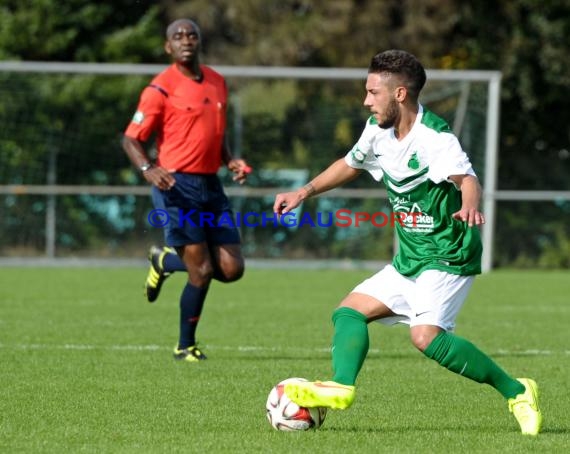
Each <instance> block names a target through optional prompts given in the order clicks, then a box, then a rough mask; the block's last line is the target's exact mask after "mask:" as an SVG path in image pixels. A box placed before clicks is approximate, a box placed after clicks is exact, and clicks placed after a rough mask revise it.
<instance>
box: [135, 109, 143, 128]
mask: <svg viewBox="0 0 570 454" xmlns="http://www.w3.org/2000/svg"><path fill="white" fill-rule="evenodd" d="M143 121H144V114H143V113H142V112H141V111H140V110H137V111H136V112H135V114H134V115H133V120H132V122H133V123H136V124H137V125H140V124H142V122H143Z"/></svg>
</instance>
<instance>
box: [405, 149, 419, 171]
mask: <svg viewBox="0 0 570 454" xmlns="http://www.w3.org/2000/svg"><path fill="white" fill-rule="evenodd" d="M408 167H409V168H410V169H412V170H418V169H419V168H420V160H419V159H418V152H417V151H414V153H413V154H412V157H411V158H410V160H409V161H408Z"/></svg>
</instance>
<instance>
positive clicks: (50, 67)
mask: <svg viewBox="0 0 570 454" xmlns="http://www.w3.org/2000/svg"><path fill="white" fill-rule="evenodd" d="M165 67H166V65H159V64H115V63H64V62H61V63H60V62H20V61H4V62H0V72H15V73H18V72H21V73H25V72H27V73H55V74H65V73H69V74H90V75H94V74H99V75H149V76H151V75H154V74H157V73H158V72H160V71H161V70H163V69H164V68H165ZM213 67H214V69H216V70H217V71H219V72H220V73H221V74H223V75H224V76H226V77H227V78H257V79H272V78H273V79H318V80H343V79H344V80H363V81H364V80H365V78H366V73H367V71H366V69H360V68H294V67H260V66H215V65H214V66H213ZM427 76H428V81H443V82H445V81H455V82H457V81H460V82H467V83H470V82H483V83H485V84H487V87H488V88H487V96H486V112H485V121H486V125H485V145H484V148H485V152H484V154H485V156H484V158H483V159H484V169H481V170H483V172H482V173H483V175H484V177H483V179H482V180H483V190H484V194H483V211H484V214H485V216H486V219H487V222H486V224H485V225H484V226H483V227H482V237H483V246H484V247H483V262H482V265H483V270H484V271H489V270H490V269H491V268H492V258H493V231H494V224H495V201H496V200H497V197H498V196H499V195H500V194H499V193H498V192H497V188H496V185H497V156H498V135H499V115H500V112H499V100H500V85H501V73H500V72H498V71H479V70H474V71H467V70H427ZM468 91H469V89H468V88H467V90H466V91H465V93H464V95H465V96H469V93H468ZM464 108H465V106H462V103H461V100H460V101H459V102H458V107H457V109H458V110H461V109H464ZM464 114H465V112H464V111H463V112H461V111H459V112H457V114H456V118H455V122H454V125H453V126H454V128H455V127H457V124H458V123H461V120H462V116H464ZM459 127H460V126H459ZM355 139H356V138H355ZM0 183H1V182H0ZM260 189H262V188H256V191H259V190H260ZM100 190H104V191H106V193H107V194H108V193H114V194H131V193H133V190H139V191H141V193H143V192H142V191H145V193H146V192H147V191H148V188H146V187H144V188H138V189H136V188H133V187H124V188H122V187H108V186H107V187H104V188H102V187H96V186H92V187H85V186H77V187H74V186H58V185H45V186H44V185H39V186H38V185H36V186H32V185H29V186H28V185H25V184H24V185H2V184H0V194H33V193H36V194H43V195H49V194H54V195H57V194H82V193H85V191H92V193H94V194H96V193H98V191H100ZM240 191H242V192H245V193H247V191H244V189H243V188H228V193H229V195H232V193H234V192H235V193H236V194H238V193H239V192H240ZM271 191H273V192H275V188H273V189H272V190H271ZM333 194H334V195H336V194H338V195H342V196H343V197H359V198H377V197H379V192H378V190H370V191H367V190H350V189H338V190H336V191H335V192H334V193H333ZM381 194H384V196H385V192H382V193H381ZM557 196H558V197H559V194H558V195H557ZM46 219H51V221H49V222H50V223H53V222H54V221H53V213H52V216H51V218H50V216H49V213H48V216H47V218H46ZM46 222H48V221H46ZM52 227H53V226H52ZM49 231H50V226H46V236H48V237H50V233H49ZM52 236H53V235H52ZM52 241H53V238H52ZM48 255H49V254H48Z"/></svg>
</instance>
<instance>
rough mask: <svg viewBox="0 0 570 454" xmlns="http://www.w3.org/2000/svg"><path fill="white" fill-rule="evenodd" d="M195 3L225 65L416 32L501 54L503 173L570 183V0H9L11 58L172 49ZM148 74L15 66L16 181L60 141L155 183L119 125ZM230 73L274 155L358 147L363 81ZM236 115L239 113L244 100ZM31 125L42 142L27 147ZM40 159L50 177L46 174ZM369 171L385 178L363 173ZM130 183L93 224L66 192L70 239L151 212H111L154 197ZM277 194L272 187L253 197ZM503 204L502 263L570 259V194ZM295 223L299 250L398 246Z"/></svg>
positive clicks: (65, 226)
mask: <svg viewBox="0 0 570 454" xmlns="http://www.w3.org/2000/svg"><path fill="white" fill-rule="evenodd" d="M179 17H189V18H192V19H194V20H195V21H196V22H197V23H198V24H199V25H200V27H201V29H202V34H203V62H204V63H206V64H211V65H266V66H295V67H355V68H366V67H367V65H368V62H369V59H370V57H371V56H372V55H373V54H374V53H376V52H377V51H379V50H383V49H388V48H403V49H406V50H408V51H410V52H412V53H414V54H415V55H416V56H418V57H419V58H420V60H421V61H422V62H423V63H424V65H425V67H426V68H430V69H484V70H499V71H501V72H502V74H503V81H502V94H501V125H500V144H499V150H500V156H499V169H498V172H499V173H498V175H499V181H498V188H499V189H518V190H539V189H540V190H566V191H568V190H570V178H569V175H570V145H569V142H570V109H569V108H568V107H569V101H568V100H569V99H570V70H569V63H568V62H569V61H570V59H569V58H568V55H570V49H569V42H570V41H569V40H568V36H570V5H569V3H568V2H567V1H565V0H544V1H540V2H539V1H535V0H498V1H490V0H481V1H477V2H464V1H461V0H279V1H277V0H242V1H239V2H236V1H231V0H191V1H172V0H161V1H146V0H141V1H137V0H113V1H111V0H103V1H97V2H94V1H83V0H66V1H59V0H57V1H56V0H18V1H16V0H2V1H1V2H0V60H22V61H63V62H104V63H110V62H118V63H125V62H130V63H161V64H167V63H168V59H167V57H166V55H165V53H164V50H163V43H164V29H165V27H166V25H167V24H168V23H170V22H171V21H172V20H174V19H176V18H179ZM148 79H149V77H144V76H136V77H135V76H132V77H129V78H125V77H116V78H114V77H108V76H107V77H105V78H101V77H100V76H86V75H77V76H73V77H70V76H69V75H66V76H61V77H59V78H58V77H54V76H52V77H49V78H44V77H42V76H41V75H26V76H25V77H24V76H22V75H21V74H17V73H0V97H1V98H0V120H2V122H3V124H4V125H5V127H3V128H2V129H3V130H2V133H0V145H1V152H2V154H3V156H2V158H1V161H2V162H3V164H2V166H1V167H2V168H0V184H18V183H29V184H44V183H45V175H46V171H45V169H46V168H48V166H49V162H48V160H49V159H50V158H49V157H50V156H52V157H53V155H54V154H53V152H52V153H51V155H50V150H51V151H53V150H57V152H56V155H57V161H58V166H57V176H56V181H57V182H58V183H61V184H131V185H133V184H141V183H142V182H141V180H140V178H139V177H138V176H137V175H136V174H135V173H134V172H132V171H131V169H130V167H129V164H128V162H127V160H126V158H125V157H124V155H123V154H122V151H121V149H120V145H119V141H120V137H121V134H122V131H123V130H124V127H125V126H126V123H127V122H128V120H129V118H130V115H131V114H132V111H133V110H134V107H135V106H136V103H137V99H138V95H139V92H140V89H141V87H143V86H144V84H145V83H146V82H147V81H148ZM246 83H247V86H244V85H245V84H246ZM230 86H231V88H232V89H235V90H238V89H239V91H240V97H241V98H242V104H243V105H244V106H246V110H245V111H242V112H240V118H241V119H242V120H241V121H243V124H239V125H237V126H239V127H240V129H241V130H242V131H243V135H241V136H240V138H239V140H240V143H234V144H233V145H234V147H235V148H237V149H238V151H239V152H240V153H241V154H243V155H244V156H245V157H246V158H247V159H248V160H249V161H250V162H251V163H252V164H253V165H254V167H255V168H259V169H261V168H267V169H279V168H290V167H293V168H299V169H308V171H309V174H310V175H314V174H316V173H317V172H318V171H319V170H321V169H322V168H323V167H324V166H326V165H327V164H328V163H330V162H331V161H332V160H334V159H336V158H337V157H339V156H342V155H343V154H344V153H345V152H346V151H347V149H348V148H349V147H350V146H351V145H352V143H353V142H354V141H355V140H356V138H357V137H358V135H359V133H360V131H361V128H362V120H363V119H364V118H365V117H366V112H364V110H363V108H362V106H361V101H362V98H363V95H364V88H363V82H362V81H359V82H350V83H345V84H342V86H340V85H336V84H329V83H326V82H323V81H303V82H302V83H298V82H292V81H254V82H252V81H247V82H245V81H244V80H243V79H240V80H233V81H231V84H230ZM244 99H246V101H247V102H243V100H244ZM236 107H239V105H238V104H235V105H234V107H233V108H236ZM78 110H81V112H82V115H77V112H78ZM230 118H232V119H235V118H236V112H235V111H231V112H230ZM8 120H10V121H8ZM84 123H87V124H84ZM85 131H88V133H86V132H85ZM109 131H114V132H113V133H112V134H109ZM74 134H75V135H74ZM18 136H25V137H26V140H27V141H28V143H33V144H34V146H32V147H22V146H21V142H20V140H19V137H18ZM236 137H237V136H236ZM268 144H270V146H268ZM79 155H80V156H79ZM65 162H73V165H69V166H66V165H62V163H65ZM94 162H96V163H97V165H94ZM14 169H18V170H17V171H15V170H14ZM480 170H482V169H480ZM38 175H41V177H42V178H43V180H42V181H33V180H34V177H33V176H36V177H37V176H38ZM354 184H355V185H359V186H361V187H371V184H372V183H371V179H367V178H363V179H361V180H359V182H357V183H354ZM76 199H77V198H76ZM127 199H128V198H124V199H121V198H115V200H114V201H112V202H109V201H107V202H104V201H101V203H100V204H99V205H97V204H95V205H94V204H93V203H92V200H83V204H84V206H91V207H97V206H98V208H92V212H90V213H87V214H88V215H89V216H98V217H99V218H100V219H101V223H100V224H96V223H92V225H90V226H88V225H87V222H86V217H85V213H83V214H81V213H80V212H79V211H78V212H73V210H71V214H69V213H70V211H69V210H64V207H65V206H66V204H71V205H73V204H74V203H75V204H77V200H75V201H73V200H72V198H70V199H62V201H61V202H60V205H61V206H58V211H61V215H60V216H59V217H58V223H59V224H60V225H58V231H59V232H60V237H59V238H58V243H59V246H60V250H65V247H66V244H67V245H68V249H69V250H70V251H78V250H80V249H81V247H84V246H86V245H89V247H91V248H93V247H99V246H100V244H99V243H100V242H102V241H103V240H102V238H103V237H104V236H107V237H108V238H115V239H116V241H120V239H121V235H122V232H123V230H128V229H129V228H130V229H134V228H136V226H132V225H130V224H129V222H126V223H124V224H123V225H122V226H121V227H117V225H118V224H117V222H114V223H112V225H111V224H108V223H105V222H104V220H105V218H106V217H109V216H110V215H111V214H112V213H114V215H115V216H116V217H117V218H121V217H128V216H131V217H132V216H134V214H133V210H135V211H136V210H138V211H139V212H140V213H139V216H140V217H142V218H143V219H144V211H145V209H148V207H142V208H141V207H138V208H136V209H134V208H133V207H132V205H133V204H132V203H128V200H127ZM262 202H263V203H266V202H267V201H266V200H263V201H259V200H258V201H257V202H251V203H254V204H255V203H258V204H259V203H262ZM351 203H353V202H352V201H350V200H348V201H346V204H351ZM362 203H363V204H364V205H366V201H363V202H362ZM15 205H16V202H15V199H14V198H10V196H6V197H4V200H3V203H1V204H0V207H1V208H0V209H2V210H3V211H4V213H3V214H2V218H3V225H2V229H3V232H4V235H3V241H2V242H0V253H2V250H5V249H6V248H7V247H8V246H9V241H10V240H9V238H10V234H9V233H10V232H11V231H13V232H18V233H19V234H20V235H22V234H23V233H22V232H23V231H25V230H26V228H27V229H29V230H30V232H29V235H30V238H32V237H33V234H32V233H33V232H32V231H33V228H32V227H26V228H23V223H22V222H23V221H22V220H23V219H25V217H26V216H29V215H30V213H41V212H42V210H43V208H42V202H41V201H40V200H39V199H38V198H37V197H22V198H19V199H18V203H17V205H18V206H15ZM101 206H105V207H106V208H105V210H101V208H100V207H101ZM498 208H499V218H498V222H497V236H496V243H497V245H498V247H497V248H496V255H495V262H496V263H495V265H497V266H503V265H516V266H521V267H525V266H540V267H568V266H569V265H570V254H569V244H570V241H569V239H568V238H569V237H570V222H569V221H570V203H569V202H568V201H560V202H558V203H554V202H548V203H546V202H532V203H531V202H528V203H526V202H516V203H514V202H513V203H511V202H509V203H507V202H500V203H499V204H498ZM307 209H311V207H310V206H308V207H307ZM313 209H316V207H313ZM367 209H370V207H367ZM110 213H111V214H110ZM89 219H93V218H91V217H89ZM93 224H94V225H93ZM121 229H123V230H121ZM287 234H288V235H289V236H290V238H288V240H289V241H295V244H294V245H290V247H291V248H293V249H296V250H299V251H302V250H303V248H304V246H303V245H304V244H306V243H307V242H311V241H313V242H314V241H320V245H321V246H320V247H322V248H326V249H330V250H335V251H336V252H335V256H342V255H343V254H344V255H345V256H359V257H365V258H374V257H370V256H371V255H373V254H375V253H378V254H381V255H382V254H389V252H390V241H391V240H390V238H389V235H384V236H385V237H386V238H383V239H378V238H376V237H375V235H373V234H370V235H367V236H366V235H364V236H365V238H363V237H361V238H359V239H358V243H359V246H358V248H359V249H358V248H357V249H358V250H355V249H354V248H352V247H353V245H352V243H351V241H352V240H350V239H346V241H345V243H344V244H342V245H339V244H336V243H335V242H334V241H333V240H331V238H326V236H327V235H328V234H327V233H325V234H321V236H324V237H323V238H321V239H320V240H319V239H318V238H317V237H318V235H317V236H315V235H314V231H313V232H311V231H308V233H307V234H303V233H302V232H296V233H295V239H294V240H293V235H292V232H287ZM141 235H142V234H141ZM337 238H338V235H337ZM142 239H143V240H147V241H148V238H146V237H144V235H143V236H142ZM34 241H36V242H41V241H40V240H38V239H35V240H30V245H32V246H34V247H35V246H37V247H40V246H41V245H39V244H37V245H34ZM283 244H286V243H285V242H284V243H283ZM351 248H352V249H351ZM317 249H318V248H317ZM251 252H252V253H255V251H251ZM315 255H319V253H318V252H315ZM324 255H326V254H323V256H324Z"/></svg>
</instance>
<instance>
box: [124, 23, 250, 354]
mask: <svg viewBox="0 0 570 454" xmlns="http://www.w3.org/2000/svg"><path fill="white" fill-rule="evenodd" d="M200 47H201V36H200V29H199V27H198V25H197V24H196V23H195V22H193V21H191V20H189V19H178V20H176V21H174V22H172V23H171V24H170V25H169V26H168V28H167V30H166V43H165V46H164V48H165V50H166V53H167V54H168V55H170V56H171V58H172V60H173V64H172V65H170V66H169V67H168V68H167V69H166V70H164V71H163V72H162V73H160V74H158V75H157V76H156V77H155V78H154V79H153V80H152V82H151V83H150V85H148V86H147V87H145V88H144V90H143V91H142V94H141V96H140V100H139V104H138V107H137V110H136V113H135V114H134V116H133V118H132V120H131V122H130V123H129V125H128V127H127V129H126V131H125V133H124V137H123V143H122V145H123V149H124V150H125V153H126V154H127V156H128V157H129V159H130V160H131V162H132V163H133V165H135V166H136V167H137V168H138V169H139V170H140V171H141V172H142V175H143V177H144V178H145V180H146V181H147V182H148V183H150V184H151V185H152V196H153V202H154V205H155V208H156V209H164V210H165V212H166V213H168V223H167V224H166V226H165V239H166V244H167V245H168V246H170V247H173V248H174V249H175V250H176V252H177V254H178V256H179V257H180V258H181V259H182V262H183V265H184V266H181V264H176V263H175V260H172V257H168V255H169V254H168V253H167V252H166V251H164V252H161V253H155V254H151V257H150V258H151V275H149V279H151V281H153V283H154V286H151V287H153V289H154V291H155V293H154V295H153V297H152V298H150V297H149V295H147V297H149V301H154V299H156V296H158V291H159V290H160V286H161V285H162V282H163V281H164V279H166V277H168V276H169V275H170V273H171V272H172V271H175V270H180V269H181V268H183V269H185V270H187V272H188V282H187V283H186V285H185V287H184V290H183V291H182V295H181V297H180V336H179V339H178V344H177V345H176V347H175V349H174V357H175V358H176V359H179V360H184V361H189V362H195V361H201V360H204V359H206V356H205V355H204V353H203V352H202V351H201V349H199V348H198V346H197V344H196V327H197V325H198V322H199V320H200V314H201V312H202V308H203V306H204V300H205V298H206V294H207V293H208V287H209V285H210V282H211V280H212V279H213V278H214V279H217V280H220V281H222V282H232V281H236V280H238V279H239V278H241V276H242V275H243V272H244V260H243V256H242V252H241V245H240V235H239V231H238V230H237V228H236V227H235V220H234V214H233V212H232V211H231V207H230V204H229V201H228V198H227V197H226V195H225V193H224V190H223V187H222V184H221V182H220V180H219V178H218V177H217V175H216V174H217V171H218V170H219V168H220V166H221V165H222V164H225V165H226V166H227V167H228V169H229V170H231V171H232V172H233V173H234V180H235V181H238V182H239V183H243V182H244V181H245V179H246V177H247V174H248V173H249V171H250V168H249V166H248V165H247V163H246V162H245V161H244V160H243V159H235V158H233V157H232V154H231V151H230V149H229V147H228V144H227V140H226V134H225V132H226V111H227V102H228V89H227V86H226V82H225V80H224V78H223V77H222V76H221V75H220V74H218V73H217V72H216V71H214V70H213V69H212V68H209V67H208V66H205V65H202V64H200V60H199V52H200ZM153 133H154V134H155V136H156V141H157V146H158V158H157V162H156V164H154V163H152V162H151V160H150V159H149V157H148V155H147V153H146V151H145V148H144V146H143V144H144V143H145V142H146V141H147V140H148V139H149V137H150V136H151V134H153ZM204 215H207V217H208V219H210V220H211V221H210V222H203V219H204V217H203V216H204ZM228 217H229V218H228ZM227 219H232V220H234V222H232V223H229V222H227ZM217 220H220V221H221V222H219V226H218V223H217V222H216V221H217ZM230 224H233V225H230ZM159 251H161V250H159ZM169 264H171V265H169ZM153 273H154V274H153ZM148 287H149V286H148V282H147V290H148Z"/></svg>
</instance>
